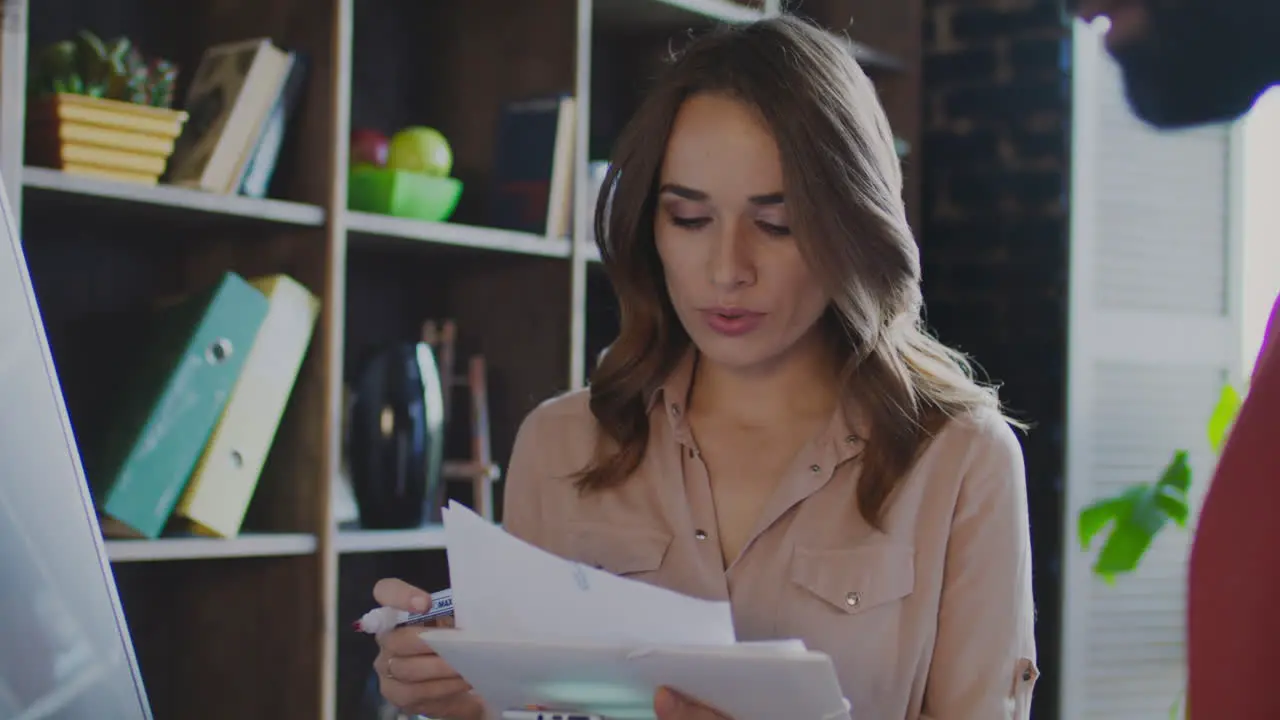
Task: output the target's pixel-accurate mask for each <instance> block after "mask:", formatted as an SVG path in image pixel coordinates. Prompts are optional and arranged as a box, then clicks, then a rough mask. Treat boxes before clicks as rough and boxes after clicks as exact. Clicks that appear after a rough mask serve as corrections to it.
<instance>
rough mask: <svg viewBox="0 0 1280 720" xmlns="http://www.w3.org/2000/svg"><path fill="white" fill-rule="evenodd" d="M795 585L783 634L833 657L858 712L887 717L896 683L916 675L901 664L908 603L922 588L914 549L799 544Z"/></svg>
mask: <svg viewBox="0 0 1280 720" xmlns="http://www.w3.org/2000/svg"><path fill="white" fill-rule="evenodd" d="M789 581H790V582H789V590H788V591H787V592H786V593H784V594H783V601H782V605H781V607H780V608H779V618H778V619H779V623H778V625H779V626H778V631H779V634H780V635H784V636H786V637H798V638H801V639H802V640H804V642H805V644H806V645H807V646H808V647H809V648H810V649H813V650H819V651H822V652H825V653H827V654H828V655H830V656H831V658H832V661H833V662H834V663H835V666H836V673H837V675H838V676H839V678H840V681H841V684H842V686H843V689H844V691H845V696H846V697H847V698H849V700H850V701H851V702H852V703H853V707H854V708H855V714H863V716H864V717H880V716H881V715H880V712H883V711H888V710H889V708H888V707H882V703H883V702H884V701H885V699H887V698H889V697H891V696H893V695H894V694H895V693H897V692H899V690H900V688H895V684H897V683H898V682H899V681H901V680H902V678H904V677H910V675H911V672H910V671H907V672H905V673H904V672H903V671H902V670H900V669H899V668H898V665H899V658H900V657H901V655H902V652H903V649H902V647H901V646H902V643H903V642H904V641H905V640H906V635H904V633H903V627H904V623H907V622H910V620H911V619H910V617H909V615H910V613H908V612H905V611H904V604H905V602H904V601H905V599H906V598H907V597H909V596H910V595H911V593H912V592H913V591H914V590H915V550H914V548H912V547H911V546H909V545H899V544H888V543H885V544H870V545H859V546H857V547H851V548H839V549H815V548H806V547H797V548H796V549H795V551H794V554H793V556H792V559H791V567H790V571H789ZM907 634H908V635H909V634H910V632H909V631H908V633H907ZM858 708H861V710H857V709H858ZM866 713H869V714H866Z"/></svg>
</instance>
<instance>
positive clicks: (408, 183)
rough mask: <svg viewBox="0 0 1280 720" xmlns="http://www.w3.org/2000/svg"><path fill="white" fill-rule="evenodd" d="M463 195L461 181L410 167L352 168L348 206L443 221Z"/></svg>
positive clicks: (361, 209) (349, 179)
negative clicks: (409, 168) (428, 173)
mask: <svg viewBox="0 0 1280 720" xmlns="http://www.w3.org/2000/svg"><path fill="white" fill-rule="evenodd" d="M460 197H462V181H461V180H458V179H457V178H451V177H434V176H431V175H426V174H424V173H418V172H410V171H407V170H386V169H383V168H374V167H357V168H352V169H351V172H350V175H349V177H348V179H347V207H348V208H350V209H351V210H358V211H361V212H370V213H380V214H383V215H395V216H396V217H405V218H414V219H416V220H429V221H431V222H443V221H445V220H448V219H449V216H450V215H452V214H453V211H454V210H455V209H456V208H457V207H458V198H460Z"/></svg>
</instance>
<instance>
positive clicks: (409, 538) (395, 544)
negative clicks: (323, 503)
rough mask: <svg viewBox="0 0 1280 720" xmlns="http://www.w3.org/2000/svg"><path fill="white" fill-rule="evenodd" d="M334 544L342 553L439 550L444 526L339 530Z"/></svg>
mask: <svg viewBox="0 0 1280 720" xmlns="http://www.w3.org/2000/svg"><path fill="white" fill-rule="evenodd" d="M334 544H335V545H336V548H337V551H338V552H339V553H340V554H343V555H351V554H355V553H377V552H407V551H414V550H441V549H443V548H444V526H443V525H428V526H426V527H420V528H413V529H411V530H339V531H338V537H337V540H336V541H335V542H334Z"/></svg>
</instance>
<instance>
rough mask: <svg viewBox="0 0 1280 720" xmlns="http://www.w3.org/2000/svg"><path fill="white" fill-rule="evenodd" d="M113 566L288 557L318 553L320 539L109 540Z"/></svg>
mask: <svg viewBox="0 0 1280 720" xmlns="http://www.w3.org/2000/svg"><path fill="white" fill-rule="evenodd" d="M106 546H107V557H109V558H111V562H113V563H132V562H162V561H173V560H219V559H227V558H244V557H288V556H293V555H310V554H312V553H314V552H315V551H316V536H315V535H309V534H305V533H262V534H244V535H240V536H238V537H234V538H225V539H224V538H201V537H179V538H158V539H156V540H107V541H106Z"/></svg>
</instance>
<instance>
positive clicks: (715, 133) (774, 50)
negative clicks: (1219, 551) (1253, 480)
mask: <svg viewBox="0 0 1280 720" xmlns="http://www.w3.org/2000/svg"><path fill="white" fill-rule="evenodd" d="M613 163H614V164H613V168H612V169H611V171H610V173H609V175H608V177H607V179H606V181H605V188H604V190H603V192H602V194H601V197H602V200H601V202H600V203H599V205H598V207H597V210H596V227H597V237H599V238H602V239H603V240H602V242H601V243H600V250H601V255H602V257H603V259H604V263H605V266H606V268H607V270H608V272H609V274H610V277H611V279H612V281H613V285H614V288H615V289H616V291H617V294H618V297H619V300H620V304H621V316H622V317H621V332H620V334H619V337H618V338H617V341H616V342H615V343H614V344H613V346H612V347H611V348H610V350H609V351H608V353H607V354H606V355H605V357H604V358H603V359H602V361H601V363H600V365H599V367H598V369H597V370H596V372H595V375H594V377H593V381H592V384H591V388H590V390H584V391H581V392H573V393H568V394H566V395H563V396H561V397H558V398H555V399H552V400H549V401H547V402H545V403H543V404H542V405H541V406H540V407H538V408H537V409H535V410H534V411H533V412H532V413H530V415H529V416H528V418H527V419H526V420H525V421H524V423H523V425H522V427H521V428H520V431H519V433H518V436H517V438H516V441H515V448H514V451H513V455H512V458H511V463H510V468H509V471H508V474H507V486H506V502H505V508H506V510H505V526H506V528H507V530H508V531H509V532H511V533H512V534H514V535H516V536H518V537H521V538H523V539H525V540H527V541H529V542H531V543H533V544H535V545H538V546H540V547H542V548H545V549H547V550H549V551H551V552H554V553H557V554H559V555H562V556H566V557H569V558H573V559H575V560H578V561H582V562H589V563H592V564H595V565H597V566H600V567H603V568H605V569H608V570H610V571H612V572H614V573H617V574H620V575H625V576H630V577H634V578H637V579H639V580H642V581H645V582H650V583H654V584H657V585H662V586H665V587H668V588H671V589H674V590H677V591H681V592H684V593H686V594H690V595H695V596H700V597H705V598H715V599H727V600H728V601H730V603H731V606H732V609H733V614H734V621H735V625H736V630H737V634H738V637H739V639H743V640H750V639H764V638H789V637H798V638H801V639H803V640H804V642H805V643H806V644H807V645H808V646H809V647H810V648H812V649H816V650H820V651H823V652H826V653H828V654H829V655H830V656H831V657H832V659H833V661H834V663H835V667H836V670H837V674H838V676H839V678H840V682H841V685H842V688H843V689H844V691H845V694H846V696H847V697H848V699H849V700H850V702H851V703H852V706H853V709H854V716H855V717H857V718H875V719H876V720H882V719H889V718H906V719H908V720H914V719H916V718H929V717H934V718H941V717H945V718H948V719H949V720H992V719H994V718H1018V719H1020V720H1025V718H1027V717H1028V714H1029V708H1030V697H1031V690H1032V686H1033V685H1034V682H1035V679H1036V676H1037V670H1036V666H1035V645H1034V639H1033V615H1034V610H1033V605H1032V596H1031V561H1030V557H1031V550H1030V537H1029V532H1028V521H1027V507H1026V491H1025V486H1024V470H1023V464H1022V455H1021V450H1020V447H1019V445H1018V442H1017V439H1016V437H1015V436H1014V434H1013V432H1012V430H1011V429H1010V427H1009V423H1008V421H1007V420H1006V419H1005V418H1004V417H1003V415H1002V414H1001V412H1000V409H999V403H998V401H997V399H996V396H995V394H994V392H993V391H991V390H990V389H988V388H984V387H981V386H979V385H978V384H977V383H975V382H974V381H973V380H972V379H971V373H970V372H969V366H968V365H967V363H966V361H965V360H964V358H963V357H962V356H961V355H959V354H958V353H956V352H953V351H951V350H949V349H948V348H946V347H945V346H943V345H942V344H940V343H938V342H937V341H936V340H934V339H932V338H931V337H929V335H928V334H926V332H925V331H924V330H923V329H922V322H921V300H920V264H919V257H918V252H917V248H916V245H915V242H914V240H913V238H912V235H911V232H910V230H909V228H908V226H907V222H906V217H905V212H904V208H903V202H902V198H901V182H902V176H901V171H900V167H899V161H898V159H897V157H896V155H895V152H894V145H893V137H892V134H891V132H890V129H889V126H888V122H887V120H886V118H885V115H884V112H883V110H882V108H881V107H880V105H879V103H878V101H877V99H876V93H875V89H874V88H873V86H872V84H871V82H870V81H869V80H868V79H867V77H866V76H865V75H864V74H863V73H862V71H861V70H860V69H859V68H858V67H857V65H856V63H855V62H854V61H853V60H852V59H851V58H850V57H849V55H848V54H847V52H846V51H845V49H844V48H843V47H842V46H841V45H840V44H839V43H838V42H836V41H835V40H834V39H832V38H831V37H830V36H829V35H827V34H825V33H824V32H822V31H820V30H817V29H815V28H812V27H810V26H809V25H807V24H805V23H804V22H802V21H800V20H796V19H794V18H789V17H780V18H773V19H769V20H764V21H761V22H757V23H755V24H752V25H747V26H742V27H736V28H729V29H723V30H721V31H718V32H716V33H713V34H710V35H709V36H707V37H704V38H701V39H699V40H697V41H695V42H694V43H692V44H691V46H690V47H689V48H688V49H687V50H686V51H685V53H684V54H683V55H682V56H681V57H680V58H678V59H677V60H676V61H675V62H674V63H673V64H672V65H671V66H670V68H669V69H667V71H666V73H665V75H664V76H663V77H662V78H661V79H660V80H659V81H658V83H657V86H656V88H655V89H654V90H653V91H652V92H651V94H650V95H649V97H648V98H647V100H646V101H645V103H644V104H643V106H642V107H641V108H640V110H639V111H638V112H637V114H636V116H635V117H634V118H633V119H632V121H631V123H630V124H629V125H628V127H627V129H626V130H625V131H624V133H623V135H622V137H621V139H620V140H619V143H618V146H617V149H616V152H615V155H614V158H613ZM606 199H607V202H606ZM375 595H377V596H378V599H379V601H381V602H383V603H384V604H391V605H398V606H400V607H409V605H408V599H409V598H410V597H415V596H416V597H417V598H418V600H419V601H421V600H422V598H423V596H424V595H425V594H424V593H421V591H417V590H415V589H413V588H409V587H407V586H405V585H404V584H403V583H399V582H398V581H384V583H382V584H381V585H380V586H379V588H378V589H377V591H376V592H375ZM513 601H514V602H518V598H517V599H513ZM381 643H382V652H381V654H380V655H379V657H378V660H377V661H376V666H377V668H378V670H379V671H380V672H381V674H382V676H383V677H384V678H385V680H384V684H383V690H384V693H385V694H386V696H387V697H388V698H389V699H391V700H392V701H393V702H396V703H399V704H401V705H402V706H405V707H408V708H410V709H416V710H419V711H421V712H424V713H425V714H428V715H432V716H434V717H439V716H444V717H451V718H452V717H477V716H478V714H479V712H480V706H479V703H478V702H477V701H476V700H475V699H474V698H472V696H471V695H469V694H468V693H467V685H466V683H465V681H464V680H463V679H462V678H459V677H457V676H456V675H455V674H453V673H452V672H451V671H450V670H449V669H448V668H447V666H445V664H444V663H443V661H442V660H440V658H438V657H436V656H433V655H430V650H429V649H428V648H426V647H425V646H424V645H423V644H422V642H421V641H420V640H418V638H417V637H416V635H415V634H414V633H413V631H409V632H406V633H402V634H397V635H391V636H387V637H384V638H382V639H381ZM388 670H390V672H388ZM677 690H678V689H677ZM673 697H675V698H676V699H680V698H679V696H678V695H672V694H671V693H667V692H661V693H659V695H658V696H657V697H656V698H655V705H656V706H658V707H657V709H658V710H659V716H660V717H664V718H677V717H678V718H682V719H683V720H694V719H695V718H717V717H720V716H719V715H716V714H715V713H714V711H713V710H711V709H709V708H705V707H703V706H700V705H698V704H697V702H696V699H687V698H685V699H683V700H684V704H683V708H684V709H683V710H679V711H676V712H675V714H671V712H672V711H670V710H669V708H668V707H667V704H668V701H670V700H671V699H672V698H673ZM677 704H679V703H677ZM801 720H804V719H801Z"/></svg>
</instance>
